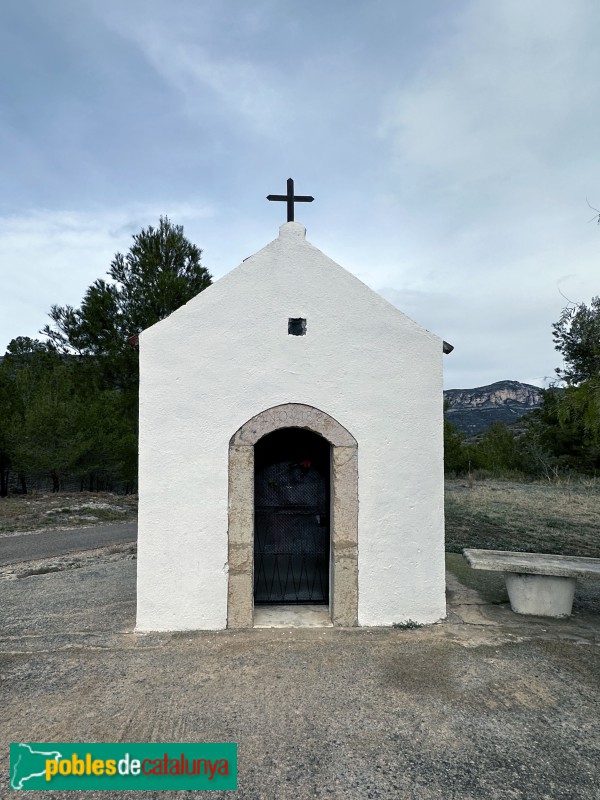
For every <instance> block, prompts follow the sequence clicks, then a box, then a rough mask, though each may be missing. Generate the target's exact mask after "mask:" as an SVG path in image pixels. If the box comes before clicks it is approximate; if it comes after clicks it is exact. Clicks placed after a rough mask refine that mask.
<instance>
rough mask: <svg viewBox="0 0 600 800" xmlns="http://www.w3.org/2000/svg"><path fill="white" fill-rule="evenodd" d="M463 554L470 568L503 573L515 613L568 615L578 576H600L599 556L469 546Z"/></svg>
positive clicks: (548, 615)
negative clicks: (473, 547)
mask: <svg viewBox="0 0 600 800" xmlns="http://www.w3.org/2000/svg"><path fill="white" fill-rule="evenodd" d="M463 555H464V557H465V558H466V559H467V561H468V563H469V565H470V566H471V567H472V568H473V569H485V570H491V571H492V572H503V573H504V578H505V580H506V588H507V590H508V596H509V598H510V605H511V608H512V610H513V611H515V612H516V613H517V614H533V615H535V616H538V617H560V618H564V617H569V616H570V615H571V609H572V607H573V595H574V594H575V584H576V583H577V578H579V577H581V576H585V575H597V576H599V577H600V558H584V557H578V556H553V555H549V554H546V553H511V552H509V551H507V550H473V549H471V548H467V549H465V550H463Z"/></svg>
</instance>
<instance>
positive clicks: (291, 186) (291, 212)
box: [267, 178, 315, 222]
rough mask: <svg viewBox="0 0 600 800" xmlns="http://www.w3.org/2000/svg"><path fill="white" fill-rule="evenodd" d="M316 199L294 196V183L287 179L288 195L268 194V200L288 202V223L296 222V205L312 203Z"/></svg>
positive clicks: (302, 195)
mask: <svg viewBox="0 0 600 800" xmlns="http://www.w3.org/2000/svg"><path fill="white" fill-rule="evenodd" d="M314 199H315V198H314V197H310V196H309V195H306V194H297V195H294V181H293V180H292V179H291V178H288V179H287V194H268V195H267V200H283V201H284V202H287V221H288V222H293V221H294V203H312V201H313V200H314Z"/></svg>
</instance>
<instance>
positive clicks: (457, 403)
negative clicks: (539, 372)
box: [444, 381, 542, 436]
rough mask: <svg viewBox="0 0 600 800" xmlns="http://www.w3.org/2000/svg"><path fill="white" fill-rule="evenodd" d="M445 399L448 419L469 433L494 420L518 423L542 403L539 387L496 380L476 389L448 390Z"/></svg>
mask: <svg viewBox="0 0 600 800" xmlns="http://www.w3.org/2000/svg"><path fill="white" fill-rule="evenodd" d="M444 400H445V401H446V405H447V410H446V412H445V414H444V416H445V417H446V419H447V420H448V422H451V423H452V424H453V425H455V426H456V427H457V428H458V430H460V431H462V432H463V433H465V434H466V435H467V436H476V435H477V434H478V433H482V432H483V431H484V430H485V429H486V428H489V426H490V425H491V424H492V423H493V422H503V423H504V424H505V425H511V424H512V423H513V422H517V420H519V419H520V418H521V417H522V416H523V415H524V414H528V413H529V412H530V411H533V410H534V408H539V407H540V406H541V405H542V394H541V389H540V388H539V386H532V385H531V384H529V383H519V381H497V382H496V383H492V384H490V385H489V386H478V387H477V388H476V389H447V390H446V391H445V392H444Z"/></svg>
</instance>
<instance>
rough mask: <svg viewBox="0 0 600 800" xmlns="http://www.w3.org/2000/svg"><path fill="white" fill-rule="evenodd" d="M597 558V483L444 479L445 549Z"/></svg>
mask: <svg viewBox="0 0 600 800" xmlns="http://www.w3.org/2000/svg"><path fill="white" fill-rule="evenodd" d="M463 547H481V548H485V549H491V550H521V551H525V552H527V551H533V552H539V553H562V554H565V555H580V556H591V557H593V558H599V557H600V481H598V480H595V479H592V478H589V479H586V478H580V479H573V480H570V481H562V482H555V483H512V482H509V481H499V480H485V481H471V480H467V479H462V480H460V479H456V480H447V481H446V550H448V551H451V552H460V550H461V549H462V548H463Z"/></svg>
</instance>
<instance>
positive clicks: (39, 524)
mask: <svg viewBox="0 0 600 800" xmlns="http://www.w3.org/2000/svg"><path fill="white" fill-rule="evenodd" d="M136 519H137V495H117V494H110V493H108V492H97V493H96V492H73V493H62V492H59V493H57V494H52V493H51V492H32V493H31V494H27V495H11V496H9V497H3V498H0V535H1V534H3V533H4V534H6V533H14V532H17V531H34V530H52V529H53V530H58V529H60V528H81V527H84V526H89V525H102V524H106V523H115V522H134V521H135V520H136Z"/></svg>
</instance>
